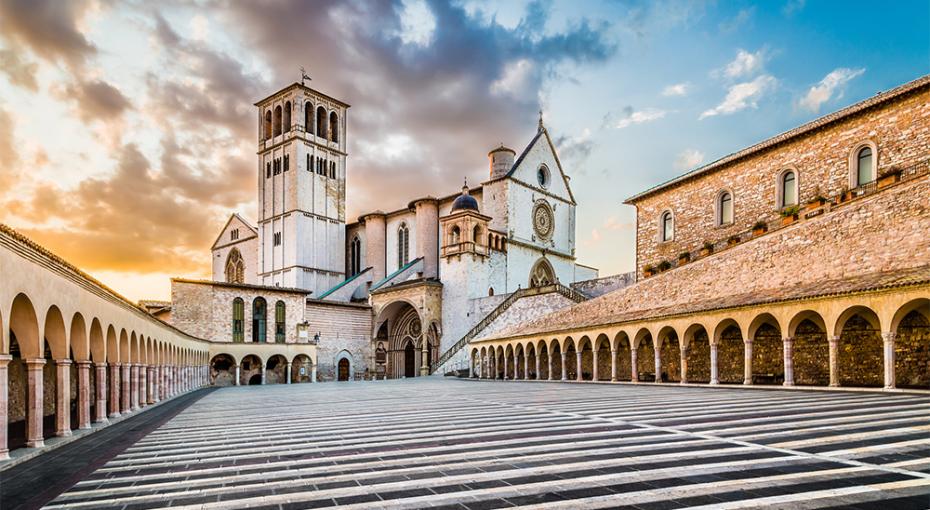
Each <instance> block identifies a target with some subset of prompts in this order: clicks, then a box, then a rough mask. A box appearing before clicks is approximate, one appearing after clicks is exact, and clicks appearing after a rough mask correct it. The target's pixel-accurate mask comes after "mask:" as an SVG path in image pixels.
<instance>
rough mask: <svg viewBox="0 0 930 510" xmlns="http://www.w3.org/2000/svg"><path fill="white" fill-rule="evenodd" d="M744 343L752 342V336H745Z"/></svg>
mask: <svg viewBox="0 0 930 510" xmlns="http://www.w3.org/2000/svg"><path fill="white" fill-rule="evenodd" d="M743 343H744V344H752V338H746V339H744V340H743Z"/></svg>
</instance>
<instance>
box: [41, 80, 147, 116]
mask: <svg viewBox="0 0 930 510" xmlns="http://www.w3.org/2000/svg"><path fill="white" fill-rule="evenodd" d="M58 96H59V97H60V98H61V99H63V100H68V101H71V102H73V103H74V106H75V109H76V113H77V115H78V117H80V118H81V119H82V120H84V121H86V122H94V121H102V122H110V121H114V120H119V119H120V117H121V116H122V115H123V113H124V112H125V111H126V110H129V109H130V108H132V104H130V102H129V99H128V98H126V96H124V95H123V93H122V92H120V91H119V89H117V88H116V87H114V86H113V85H110V84H109V83H107V82H105V81H101V80H89V81H81V82H78V83H73V84H70V85H66V86H65V87H64V88H63V89H62V90H61V91H59V92H58Z"/></svg>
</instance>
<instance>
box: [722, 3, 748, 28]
mask: <svg viewBox="0 0 930 510" xmlns="http://www.w3.org/2000/svg"><path fill="white" fill-rule="evenodd" d="M755 12H756V8H755V6H753V7H749V8H746V9H740V10H739V12H737V13H736V16H734V17H733V18H731V19H728V20H726V21H723V22H722V23H720V31H721V32H725V33H729V32H735V31H736V30H737V29H739V28H742V27H743V26H745V25H746V24H748V23H749V22H750V21H752V17H753V15H754V14H755Z"/></svg>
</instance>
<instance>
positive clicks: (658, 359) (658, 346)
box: [652, 342, 662, 383]
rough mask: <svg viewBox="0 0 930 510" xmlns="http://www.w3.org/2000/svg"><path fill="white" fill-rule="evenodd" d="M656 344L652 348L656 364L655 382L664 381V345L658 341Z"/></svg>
mask: <svg viewBox="0 0 930 510" xmlns="http://www.w3.org/2000/svg"><path fill="white" fill-rule="evenodd" d="M654 346H655V348H654V349H652V354H653V358H654V362H655V366H656V368H655V371H656V378H655V381H654V382H656V383H661V382H662V347H661V344H660V343H658V342H656V343H655V344H654Z"/></svg>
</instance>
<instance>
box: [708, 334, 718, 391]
mask: <svg viewBox="0 0 930 510" xmlns="http://www.w3.org/2000/svg"><path fill="white" fill-rule="evenodd" d="M710 383H711V384H720V378H719V377H718V376H717V344H716V343H712V344H710Z"/></svg>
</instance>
